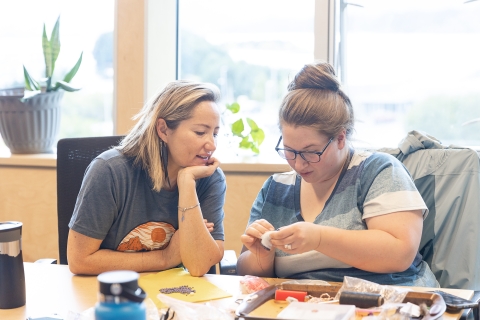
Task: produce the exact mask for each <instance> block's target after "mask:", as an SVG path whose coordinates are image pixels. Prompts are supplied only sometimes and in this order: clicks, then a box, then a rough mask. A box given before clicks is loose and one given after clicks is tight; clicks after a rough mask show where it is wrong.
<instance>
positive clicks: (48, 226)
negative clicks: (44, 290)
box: [0, 166, 58, 262]
mask: <svg viewBox="0 0 480 320" xmlns="http://www.w3.org/2000/svg"><path fill="white" fill-rule="evenodd" d="M56 184H57V182H56V168H33V167H19V168H15V167H9V166H6V167H0V221H10V220H14V221H20V222H22V223H23V229H22V231H23V235H22V246H23V260H24V261H27V262H33V261H35V260H37V259H41V258H55V259H58V235H57V234H58V231H57V195H56V190H57V187H56Z"/></svg>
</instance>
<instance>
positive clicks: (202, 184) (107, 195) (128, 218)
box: [69, 149, 226, 251]
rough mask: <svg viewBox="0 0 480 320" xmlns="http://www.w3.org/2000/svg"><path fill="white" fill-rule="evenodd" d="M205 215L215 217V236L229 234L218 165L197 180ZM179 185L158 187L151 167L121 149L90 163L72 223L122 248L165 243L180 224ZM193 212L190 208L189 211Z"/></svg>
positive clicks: (151, 247) (154, 246) (152, 247)
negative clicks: (147, 170) (225, 229)
mask: <svg viewBox="0 0 480 320" xmlns="http://www.w3.org/2000/svg"><path fill="white" fill-rule="evenodd" d="M196 190H197V196H198V200H199V202H200V208H201V210H202V214H203V217H204V218H205V219H207V220H208V221H209V222H213V223H214V230H213V232H211V235H212V237H213V239H215V240H224V231H223V217H224V212H223V204H224V202H225V192H226V184H225V175H224V174H223V172H222V170H221V169H220V168H218V169H217V170H216V171H215V172H214V173H213V174H212V175H211V176H210V177H206V178H202V179H199V180H197V181H196ZM177 206H178V189H177V188H176V189H175V190H173V191H167V190H163V189H162V190H160V192H156V191H153V184H152V181H151V179H150V177H149V175H148V173H147V172H146V171H145V170H143V169H142V168H141V166H139V165H134V164H133V159H132V158H128V157H126V156H125V155H123V154H122V153H121V152H120V151H118V150H116V149H111V150H108V151H105V152H104V153H102V154H101V155H99V156H98V157H97V158H95V159H94V160H93V161H92V163H91V164H90V165H89V166H88V168H87V170H86V173H85V176H84V179H83V182H82V186H81V188H80V192H79V194H78V197H77V202H76V205H75V209H74V212H73V216H72V219H71V220H70V223H69V227H70V228H71V229H72V230H75V231H76V232H78V233H81V234H83V235H86V236H88V237H91V238H95V239H100V240H103V241H102V243H101V245H100V248H101V249H111V250H118V251H148V250H156V249H164V248H165V247H167V246H168V243H169V241H170V239H171V237H172V236H173V234H174V233H175V231H176V230H177V229H178V208H177ZM185 214H188V213H185Z"/></svg>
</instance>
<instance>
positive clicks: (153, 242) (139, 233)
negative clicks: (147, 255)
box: [117, 222, 175, 251]
mask: <svg viewBox="0 0 480 320" xmlns="http://www.w3.org/2000/svg"><path fill="white" fill-rule="evenodd" d="M174 233H175V228H174V227H173V226H172V225H171V224H169V223H165V222H147V223H144V224H141V225H139V226H138V227H136V228H135V229H133V230H132V231H131V232H130V233H129V234H127V236H126V237H125V238H123V240H122V241H121V242H120V244H119V245H118V247H117V250H118V251H151V250H157V249H160V250H162V249H165V248H166V247H167V246H168V243H169V242H170V239H171V238H172V236H173V234H174Z"/></svg>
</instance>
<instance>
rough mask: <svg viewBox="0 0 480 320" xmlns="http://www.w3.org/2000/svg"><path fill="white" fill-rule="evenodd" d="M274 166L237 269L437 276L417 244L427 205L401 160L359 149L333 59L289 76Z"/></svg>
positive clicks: (401, 279) (414, 279)
mask: <svg viewBox="0 0 480 320" xmlns="http://www.w3.org/2000/svg"><path fill="white" fill-rule="evenodd" d="M288 90H289V93H288V94H287V95H286V96H285V98H284V99H283V102H282V104H281V106H280V112H279V126H280V130H281V134H282V135H281V137H280V139H279V140H278V143H277V146H276V148H275V149H276V151H277V152H278V154H279V156H280V157H282V158H284V159H286V160H287V162H288V164H289V165H290V166H291V167H292V169H293V171H291V172H287V173H280V174H274V175H273V176H271V177H270V178H269V179H268V180H267V181H266V182H265V184H264V186H263V187H262V189H261V190H260V193H259V194H258V196H257V199H256V200H255V202H254V204H253V207H252V210H251V213H250V219H249V222H248V226H247V229H246V231H245V234H243V235H242V236H241V240H242V242H243V244H244V247H243V250H242V254H241V255H240V257H239V259H238V263H237V271H238V273H239V274H250V275H258V276H266V277H282V278H292V279H302V278H307V279H321V280H326V281H338V282H342V281H343V278H344V276H351V277H357V278H362V279H365V280H369V281H373V282H376V283H380V284H395V285H412V286H430V287H435V286H438V283H437V281H436V279H435V276H434V275H433V273H432V272H431V270H430V269H429V267H428V265H427V264H426V263H425V262H424V261H423V260H422V256H421V255H420V254H419V253H418V247H419V243H420V238H421V234H422V226H423V218H424V217H425V216H426V214H427V213H428V209H427V207H426V205H425V203H424V201H423V199H422V197H421V196H420V194H419V192H418V191H417V189H416V187H415V185H414V183H413V181H412V178H411V177H410V175H409V173H408V172H407V171H406V169H405V168H404V167H403V165H402V164H401V163H400V162H399V161H398V160H397V159H396V158H394V157H392V156H390V155H387V154H384V153H367V152H362V151H358V150H354V149H353V147H352V146H351V143H350V139H351V135H352V132H353V130H354V114H353V108H352V104H351V102H350V99H349V98H348V97H347V95H346V94H345V93H344V92H343V91H342V89H341V88H340V83H339V81H338V80H337V78H336V77H335V74H334V70H333V68H332V66H331V65H329V64H328V63H324V62H318V63H315V64H309V65H306V66H305V67H304V68H303V69H302V70H301V71H300V72H299V73H298V74H297V75H296V76H295V79H294V80H293V81H292V82H291V83H290V85H289V86H288Z"/></svg>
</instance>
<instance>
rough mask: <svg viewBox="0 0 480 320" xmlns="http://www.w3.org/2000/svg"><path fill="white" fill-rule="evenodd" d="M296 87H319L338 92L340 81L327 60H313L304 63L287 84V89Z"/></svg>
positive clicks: (290, 89) (295, 88)
mask: <svg viewBox="0 0 480 320" xmlns="http://www.w3.org/2000/svg"><path fill="white" fill-rule="evenodd" d="M297 89H321V90H330V91H333V92H338V91H339V90H340V82H339V81H338V79H337V77H336V76H335V70H334V69H333V67H332V66H331V65H330V64H329V63H328V62H315V63H311V64H307V65H305V66H304V67H303V68H302V70H300V71H299V72H298V73H297V74H296V75H295V78H294V79H293V81H292V82H290V84H289V85H288V91H292V90H297Z"/></svg>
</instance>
